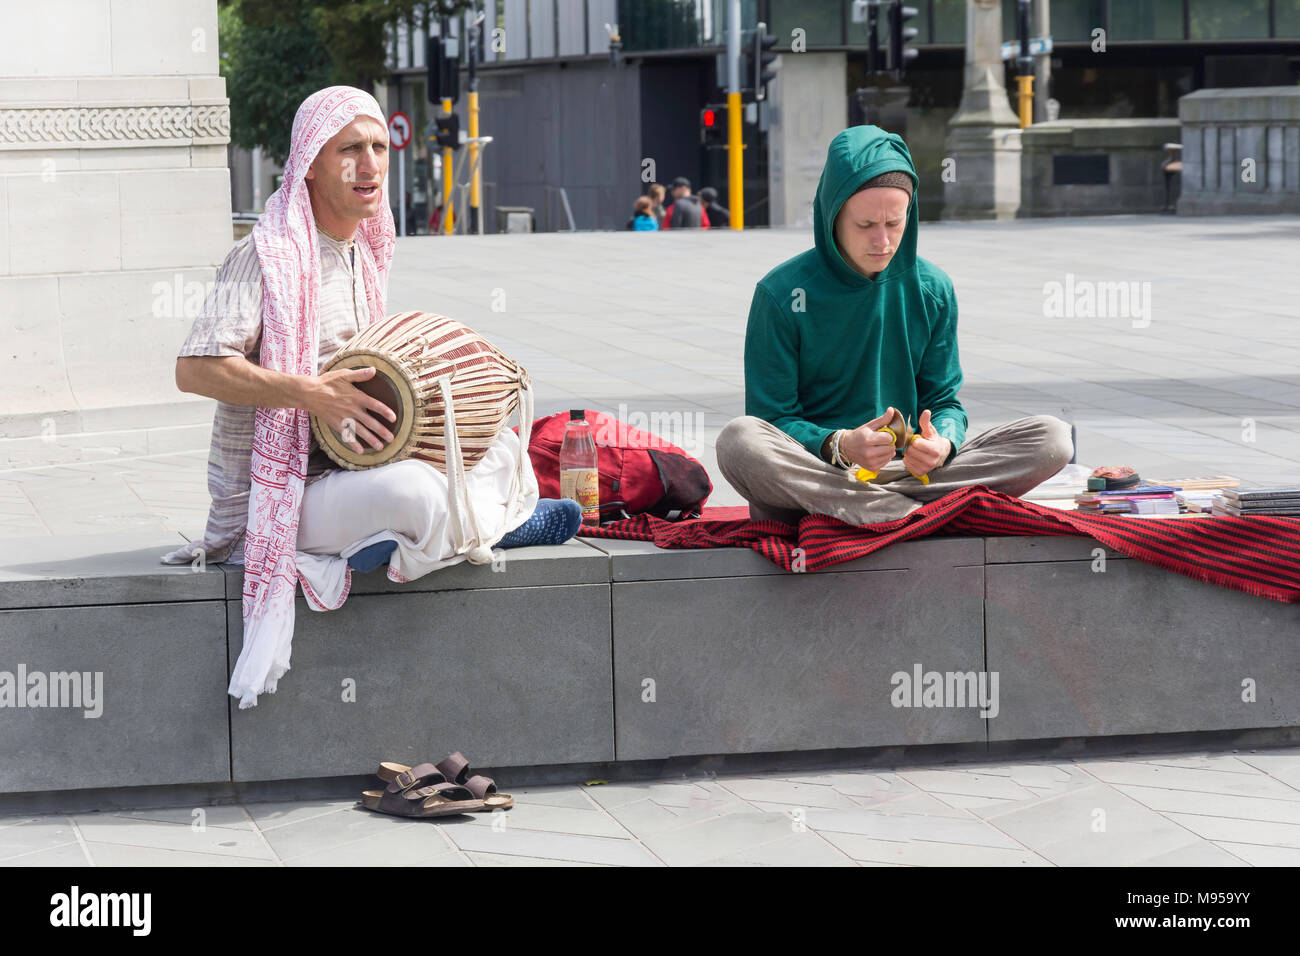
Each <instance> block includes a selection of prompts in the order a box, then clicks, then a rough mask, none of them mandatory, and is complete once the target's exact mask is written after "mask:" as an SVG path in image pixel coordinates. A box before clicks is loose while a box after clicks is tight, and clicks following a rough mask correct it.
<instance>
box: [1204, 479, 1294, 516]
mask: <svg viewBox="0 0 1300 956" xmlns="http://www.w3.org/2000/svg"><path fill="white" fill-rule="evenodd" d="M1213 513H1214V514H1216V515H1232V516H1234V517H1240V516H1241V515H1273V516H1275V517H1282V516H1288V515H1290V516H1300V487H1295V486H1292V487H1289V488H1225V489H1223V491H1222V493H1221V494H1219V495H1218V496H1217V497H1216V498H1215V499H1214V512H1213Z"/></svg>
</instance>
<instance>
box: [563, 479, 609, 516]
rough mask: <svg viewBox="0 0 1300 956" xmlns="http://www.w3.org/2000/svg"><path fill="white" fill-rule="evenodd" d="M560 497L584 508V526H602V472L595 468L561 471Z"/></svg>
mask: <svg viewBox="0 0 1300 956" xmlns="http://www.w3.org/2000/svg"><path fill="white" fill-rule="evenodd" d="M560 497H561V498H569V499H571V500H573V501H576V502H577V503H578V504H580V505H581V506H582V523H583V524H587V525H598V524H600V472H599V471H597V470H596V469H595V468H566V469H564V470H563V471H561V472H560Z"/></svg>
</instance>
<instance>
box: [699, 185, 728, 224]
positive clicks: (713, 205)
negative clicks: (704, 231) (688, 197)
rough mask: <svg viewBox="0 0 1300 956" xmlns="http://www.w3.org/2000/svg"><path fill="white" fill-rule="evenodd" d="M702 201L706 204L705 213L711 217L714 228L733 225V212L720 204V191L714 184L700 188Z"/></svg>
mask: <svg viewBox="0 0 1300 956" xmlns="http://www.w3.org/2000/svg"><path fill="white" fill-rule="evenodd" d="M700 202H701V203H702V204H703V205H704V214H705V215H706V216H708V217H709V225H710V226H711V227H712V228H714V229H725V228H726V227H727V226H730V225H731V213H730V211H728V210H727V209H725V208H724V207H722V206H719V205H718V191H717V190H716V189H714V188H713V187H712V186H705V187H704V188H703V189H701V190H700Z"/></svg>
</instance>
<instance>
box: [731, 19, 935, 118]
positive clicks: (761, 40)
mask: <svg viewBox="0 0 1300 956" xmlns="http://www.w3.org/2000/svg"><path fill="white" fill-rule="evenodd" d="M913 15H915V12H913ZM913 32H915V31H913ZM774 46H776V37H774V36H772V34H770V33H768V32H767V24H766V23H761V22H760V23H759V24H758V27H757V28H756V29H755V30H754V48H753V52H751V53H750V55H749V61H750V67H751V68H752V69H753V71H754V99H755V101H758V100H765V99H767V84H769V83H771V82H772V81H773V80H775V79H776V68H775V67H773V66H772V63H773V62H774V61H775V60H776V56H777V55H776V54H775V53H772V52H771V49H772V47H774Z"/></svg>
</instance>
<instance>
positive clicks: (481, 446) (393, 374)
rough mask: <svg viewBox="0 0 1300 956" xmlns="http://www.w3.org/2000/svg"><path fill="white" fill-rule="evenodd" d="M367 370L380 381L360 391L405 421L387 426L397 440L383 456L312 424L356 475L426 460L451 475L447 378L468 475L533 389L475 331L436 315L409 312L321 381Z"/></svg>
mask: <svg viewBox="0 0 1300 956" xmlns="http://www.w3.org/2000/svg"><path fill="white" fill-rule="evenodd" d="M366 367H370V368H373V369H375V375H374V377H373V378H371V379H369V380H368V381H363V382H356V383H355V385H356V387H357V388H359V389H361V390H362V391H363V392H365V393H366V394H367V395H370V396H371V397H373V398H377V399H379V400H380V401H381V402H383V403H384V404H385V405H387V406H388V407H389V408H391V409H392V410H393V411H394V412H395V413H396V414H397V420H396V421H395V422H391V423H390V422H384V424H385V425H387V426H388V429H389V431H391V432H392V433H393V440H392V441H391V442H389V443H388V444H386V445H385V446H384V447H383V448H381V449H378V450H376V449H374V448H371V447H370V446H369V445H368V444H366V443H365V442H359V444H361V447H362V451H361V452H360V453H358V452H356V451H354V450H353V449H352V448H351V447H350V446H349V445H348V444H347V443H346V442H345V441H344V436H342V435H340V434H339V433H338V432H337V431H335V430H334V429H333V428H330V427H329V426H328V425H326V424H325V423H324V422H322V421H321V420H320V419H318V418H317V417H316V416H315V415H312V417H311V428H312V433H313V434H314V435H315V436H316V441H317V442H319V443H320V446H321V448H322V449H323V450H324V451H325V454H327V455H329V456H330V458H332V459H333V460H334V461H335V462H336V463H337V464H338V465H339V466H340V467H342V468H347V469H350V470H353V471H358V470H363V469H367V468H377V467H379V466H380V465H387V464H389V463H391V462H394V461H401V460H403V459H405V458H419V459H421V460H422V461H427V462H429V464H431V465H433V466H434V467H435V468H437V469H438V470H439V471H441V472H442V473H443V474H446V473H447V446H448V442H447V411H446V410H447V404H446V403H445V402H444V399H443V397H442V395H441V394H440V392H441V389H440V385H439V379H441V378H444V377H446V378H448V381H449V384H450V387H451V397H452V401H453V405H452V408H453V416H454V420H455V429H454V431H455V437H456V439H458V441H459V445H460V451H461V455H462V456H463V462H464V465H465V468H466V469H469V468H472V467H474V465H476V464H477V463H478V461H479V459H480V458H482V457H483V455H484V454H485V453H486V452H487V450H488V448H489V447H490V446H491V445H492V443H493V442H494V441H495V440H496V437H497V435H498V434H500V432H501V429H502V428H504V427H505V424H506V422H507V421H508V420H509V418H510V416H511V414H513V413H514V412H515V411H516V410H517V409H519V408H520V407H521V405H522V402H523V393H524V392H525V391H528V390H529V386H530V382H529V379H528V373H527V372H526V371H525V370H524V369H523V368H522V367H521V366H520V365H519V363H518V362H515V361H514V360H513V359H511V358H509V357H508V356H507V355H505V354H504V353H503V352H501V350H500V349H497V348H496V347H495V346H493V345H492V344H491V343H490V342H488V341H487V340H486V339H484V338H483V337H482V336H481V335H479V334H478V333H477V332H475V331H474V330H473V329H470V328H467V327H466V326H464V325H462V324H461V323H459V322H457V321H455V320H454V319H450V318H448V317H447V316H445V315H436V314H434V313H432V312H402V313H399V314H397V315H393V316H389V317H388V318H387V319H384V320H383V321H382V322H376V323H375V324H374V325H371V326H369V327H367V328H366V329H363V330H362V331H361V332H360V333H358V334H357V335H355V336H353V338H352V339H351V340H350V341H349V342H348V343H347V344H346V345H345V346H343V348H342V349H340V350H339V351H338V352H337V353H336V354H335V355H334V357H333V358H332V359H330V361H329V362H327V363H326V364H325V366H324V367H323V368H322V369H321V373H322V374H324V373H325V372H331V371H339V370H341V369H354V368H366ZM376 417H379V416H376ZM380 420H381V421H382V419H380Z"/></svg>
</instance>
